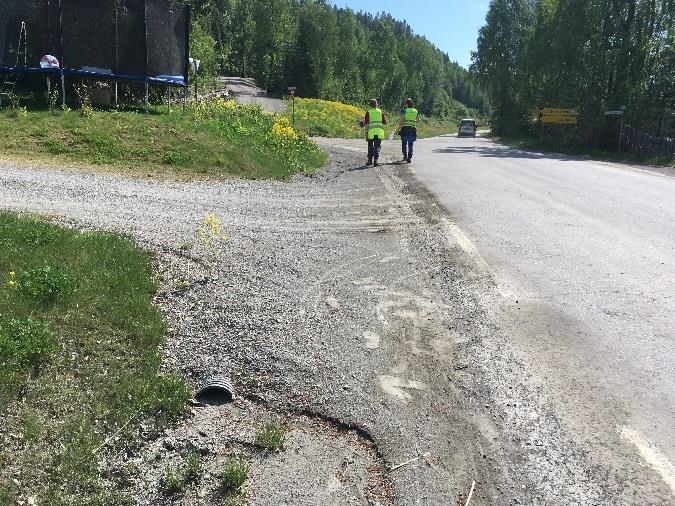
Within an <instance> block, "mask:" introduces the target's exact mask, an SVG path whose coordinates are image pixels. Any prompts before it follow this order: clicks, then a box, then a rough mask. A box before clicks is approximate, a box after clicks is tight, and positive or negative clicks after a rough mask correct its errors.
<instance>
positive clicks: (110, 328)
mask: <svg viewBox="0 0 675 506" xmlns="http://www.w3.org/2000/svg"><path fill="white" fill-rule="evenodd" d="M150 262H151V259H150V257H149V255H148V254H147V253H145V252H143V251H142V250H140V249H139V248H138V247H137V246H136V245H135V244H134V243H132V242H131V241H130V240H127V239H124V238H121V237H119V236H116V235H112V234H106V233H79V232H77V231H72V230H67V229H63V228H60V227H57V226H55V225H52V224H49V223H46V222H43V221H40V220H37V219H33V218H30V217H23V216H17V215H14V214H11V213H7V212H0V420H2V423H3V429H2V431H0V498H2V497H3V496H9V495H10V494H15V495H19V494H21V495H35V496H37V497H38V499H39V502H40V504H50V505H60V504H119V503H124V502H125V499H124V497H122V496H120V495H117V494H116V493H115V492H113V491H111V489H110V487H109V486H108V485H107V484H104V483H103V482H102V481H101V476H100V471H99V469H98V464H99V459H100V456H101V454H104V453H106V452H108V451H114V452H117V453H119V452H120V451H121V448H122V447H123V446H124V445H126V444H133V442H134V441H135V440H136V437H137V435H138V430H139V428H138V427H139V423H140V422H141V421H143V422H144V423H145V425H146V427H147V426H149V427H150V430H156V431H159V430H160V429H161V428H162V427H164V426H165V425H166V424H167V423H169V422H170V421H171V420H174V419H175V418H176V417H177V416H179V415H180V414H181V413H182V412H183V410H184V406H185V402H186V400H187V398H188V389H187V386H186V384H185V382H184V381H182V380H180V379H178V378H176V377H173V376H162V375H158V368H159V364H160V355H159V352H158V347H159V345H160V343H161V341H162V339H163V336H164V330H165V327H164V323H163V321H162V319H161V316H160V314H159V312H158V311H157V309H156V308H155V307H154V305H153V304H152V297H153V294H154V293H155V292H156V288H157V287H156V285H155V284H154V282H153V281H152V273H151V265H150ZM10 272H15V275H14V276H10V274H9V273H10ZM10 280H13V281H14V284H13V285H10ZM10 434H13V435H14V436H13V437H10ZM113 436H114V437H113ZM8 463H11V465H8ZM17 471H20V476H21V480H20V481H21V485H20V486H18V487H16V489H15V490H14V491H11V490H10V489H9V488H8V487H7V485H6V484H8V483H11V479H12V478H13V477H15V476H17V475H18V474H17ZM3 484H5V485H3ZM0 504H2V501H1V500H0Z"/></svg>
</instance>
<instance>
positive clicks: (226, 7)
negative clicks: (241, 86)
mask: <svg viewBox="0 0 675 506" xmlns="http://www.w3.org/2000/svg"><path fill="white" fill-rule="evenodd" d="M190 3H191V5H192V8H193V17H194V19H195V22H194V25H193V33H192V40H193V42H192V49H191V52H193V53H194V54H195V55H196V56H197V57H199V58H200V59H201V60H202V65H203V68H204V69H205V70H206V72H207V74H210V75H215V74H217V73H221V74H227V75H239V76H245V77H253V78H255V79H256V81H257V82H258V84H259V85H260V86H262V87H263V88H265V89H266V90H267V91H268V92H270V93H273V94H277V95H281V94H284V93H285V92H286V90H287V88H288V87H289V86H295V87H297V94H298V96H302V97H311V98H321V99H328V100H337V101H341V102H347V103H352V104H360V105H363V104H365V103H366V102H367V100H368V99H370V98H378V99H380V101H381V102H382V103H383V105H384V106H385V107H386V108H388V109H390V110H393V109H397V108H398V105H399V103H400V101H401V100H402V99H403V98H406V97H411V98H413V99H414V101H415V103H416V106H417V107H418V109H420V111H421V112H422V113H424V114H426V115H429V116H436V117H447V116H451V117H460V116H463V115H464V114H468V113H469V112H470V111H468V110H467V109H473V110H474V111H471V112H474V113H477V114H479V115H484V114H487V113H488V112H489V108H488V102H487V99H486V97H485V95H484V94H483V93H482V91H481V89H480V87H479V86H478V85H477V84H476V83H475V81H474V80H473V78H472V77H471V76H470V74H469V72H468V71H467V70H466V69H464V68H462V67H461V66H459V65H458V64H457V63H456V62H453V61H451V60H450V58H449V57H448V55H447V54H445V53H443V52H441V51H440V50H439V49H437V48H436V47H435V46H434V45H433V44H432V43H431V42H429V41H428V40H427V39H426V38H424V37H422V36H419V35H416V34H415V33H414V32H413V30H412V29H411V27H410V26H409V25H408V24H407V23H406V22H405V21H399V20H395V19H393V18H392V17H391V16H389V15H387V14H384V13H382V14H379V15H377V16H373V15H370V14H366V13H361V12H358V13H357V12H354V11H352V10H350V9H341V8H337V7H335V6H333V5H331V4H330V3H329V2H327V1H325V0H191V1H190Z"/></svg>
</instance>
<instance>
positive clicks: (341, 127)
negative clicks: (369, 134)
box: [286, 98, 458, 139]
mask: <svg viewBox="0 0 675 506" xmlns="http://www.w3.org/2000/svg"><path fill="white" fill-rule="evenodd" d="M287 104H288V109H287V112H286V117H287V118H288V120H289V121H292V104H291V101H290V100H287ZM385 114H386V116H387V119H388V122H389V125H388V126H387V127H386V128H385V132H386V135H389V134H390V133H391V132H392V131H393V130H396V128H397V127H398V124H399V113H398V111H396V112H390V111H385ZM365 115H366V109H365V108H364V107H358V106H354V105H350V104H343V103H341V102H333V101H329V100H319V99H314V98H296V99H295V127H296V129H298V130H300V131H303V132H306V133H308V134H309V135H313V136H317V137H334V138H341V139H362V138H365V131H364V129H363V128H362V127H361V126H360V125H359V120H362V119H363V118H364V117H365ZM457 121H458V120H457V119H455V118H430V117H425V116H422V117H421V118H420V122H419V124H418V126H417V136H418V138H420V139H424V138H427V137H434V136H437V135H446V134H453V133H457Z"/></svg>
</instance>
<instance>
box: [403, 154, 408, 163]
mask: <svg viewBox="0 0 675 506" xmlns="http://www.w3.org/2000/svg"><path fill="white" fill-rule="evenodd" d="M403 161H404V162H407V161H408V155H406V154H405V153H403Z"/></svg>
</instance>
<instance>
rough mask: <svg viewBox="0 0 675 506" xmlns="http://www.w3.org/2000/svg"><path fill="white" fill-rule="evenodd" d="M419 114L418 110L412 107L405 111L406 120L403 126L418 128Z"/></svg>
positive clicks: (404, 117)
mask: <svg viewBox="0 0 675 506" xmlns="http://www.w3.org/2000/svg"><path fill="white" fill-rule="evenodd" d="M418 114H419V113H418V112H417V109H414V108H412V107H408V108H406V110H405V111H403V119H404V120H405V122H404V123H403V126H407V127H413V128H415V127H416V126H417V115H418Z"/></svg>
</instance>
